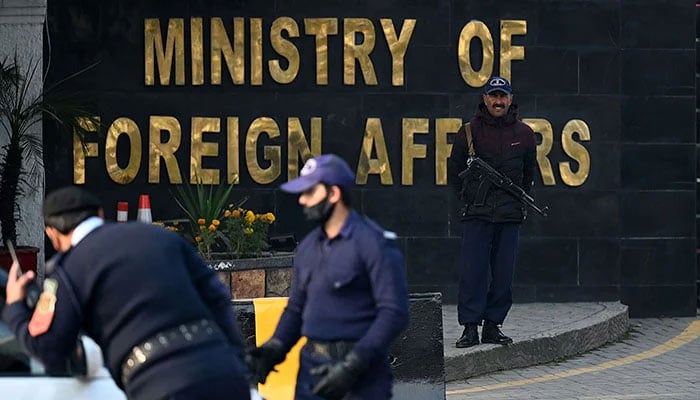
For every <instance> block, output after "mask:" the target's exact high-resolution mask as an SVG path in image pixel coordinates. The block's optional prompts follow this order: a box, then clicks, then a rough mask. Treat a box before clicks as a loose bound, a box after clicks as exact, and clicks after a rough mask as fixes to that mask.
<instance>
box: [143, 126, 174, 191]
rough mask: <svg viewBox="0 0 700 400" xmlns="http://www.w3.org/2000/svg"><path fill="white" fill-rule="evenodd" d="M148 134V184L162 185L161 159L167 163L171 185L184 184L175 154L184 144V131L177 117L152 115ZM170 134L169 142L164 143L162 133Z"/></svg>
mask: <svg viewBox="0 0 700 400" xmlns="http://www.w3.org/2000/svg"><path fill="white" fill-rule="evenodd" d="M148 125H149V127H150V128H149V134H148V146H149V151H148V183H160V159H161V158H162V159H163V161H165V169H166V171H167V172H168V181H169V182H170V183H182V175H181V174H180V167H179V166H178V165H177V158H175V152H176V151H177V149H178V148H180V143H181V142H182V129H181V128H180V122H178V120H177V119H176V118H175V117H170V116H162V115H152V116H151V117H150V118H149V124H148ZM163 131H167V132H168V136H169V137H168V141H166V142H162V141H161V138H162V132H163Z"/></svg>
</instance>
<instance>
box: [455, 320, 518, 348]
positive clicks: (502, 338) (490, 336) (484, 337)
mask: <svg viewBox="0 0 700 400" xmlns="http://www.w3.org/2000/svg"><path fill="white" fill-rule="evenodd" d="M465 332H466V329H465ZM460 340H461V339H460ZM457 343H458V344H459V341H458V342H457ZM481 343H492V344H511V343H513V339H511V338H509V337H508V336H506V335H504V334H503V332H501V330H500V329H499V328H498V324H497V323H495V322H492V321H489V320H485V321H484V327H483V329H482V330H481ZM457 347H459V346H457Z"/></svg>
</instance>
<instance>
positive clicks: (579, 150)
mask: <svg viewBox="0 0 700 400" xmlns="http://www.w3.org/2000/svg"><path fill="white" fill-rule="evenodd" d="M574 133H578V137H579V139H580V140H581V141H584V142H587V141H589V140H591V132H590V130H589V129H588V125H587V124H586V122H584V121H582V120H580V119H572V120H571V121H569V122H567V123H566V125H564V129H563V130H562V133H561V142H562V143H561V145H562V148H563V149H564V153H566V154H567V155H568V156H569V157H571V158H573V159H574V160H575V161H576V162H578V171H577V172H573V171H572V169H571V163H570V162H569V161H562V162H560V163H559V174H561V180H562V181H564V184H566V185H568V186H581V185H582V184H583V182H585V181H586V179H587V178H588V174H589V172H590V171H591V156H590V155H589V154H588V150H586V148H585V147H583V146H582V145H581V144H580V143H578V142H577V141H576V140H574Z"/></svg>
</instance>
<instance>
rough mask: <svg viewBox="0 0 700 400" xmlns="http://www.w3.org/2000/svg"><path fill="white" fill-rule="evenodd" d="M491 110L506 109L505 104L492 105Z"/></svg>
mask: <svg viewBox="0 0 700 400" xmlns="http://www.w3.org/2000/svg"><path fill="white" fill-rule="evenodd" d="M493 108H506V105H505V104H494V105H493Z"/></svg>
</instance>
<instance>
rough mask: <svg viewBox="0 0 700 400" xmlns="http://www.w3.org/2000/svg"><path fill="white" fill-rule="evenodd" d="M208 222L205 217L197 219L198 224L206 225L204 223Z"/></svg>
mask: <svg viewBox="0 0 700 400" xmlns="http://www.w3.org/2000/svg"><path fill="white" fill-rule="evenodd" d="M206 223H207V220H206V219H204V218H200V219H198V220H197V224H199V225H204V224H206Z"/></svg>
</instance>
